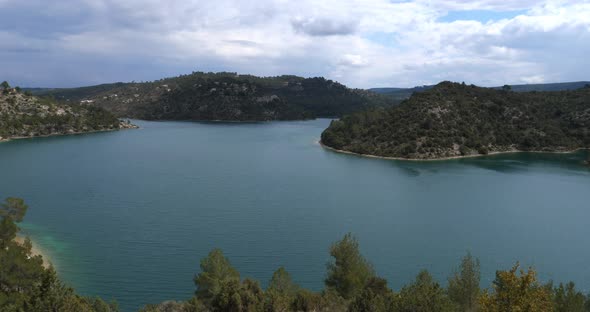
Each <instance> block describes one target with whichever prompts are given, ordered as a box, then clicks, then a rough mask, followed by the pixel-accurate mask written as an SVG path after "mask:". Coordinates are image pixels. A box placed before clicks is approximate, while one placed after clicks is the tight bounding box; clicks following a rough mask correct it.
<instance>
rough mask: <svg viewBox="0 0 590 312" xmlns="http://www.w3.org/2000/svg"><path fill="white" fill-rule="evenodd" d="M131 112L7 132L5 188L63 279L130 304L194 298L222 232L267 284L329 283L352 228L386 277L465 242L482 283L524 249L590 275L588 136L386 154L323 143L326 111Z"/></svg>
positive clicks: (580, 277)
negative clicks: (530, 149)
mask: <svg viewBox="0 0 590 312" xmlns="http://www.w3.org/2000/svg"><path fill="white" fill-rule="evenodd" d="M137 124H139V125H140V126H141V127H142V128H141V129H138V130H126V131H120V132H111V133H96V134H88V135H78V136H66V137H50V138H39V139H31V140H18V141H12V142H8V143H2V144H0V173H1V175H2V179H0V198H4V197H8V196H17V197H23V198H25V199H26V201H27V202H28V204H29V206H30V208H29V211H28V214H27V217H26V223H25V224H23V226H22V227H23V228H24V230H25V231H26V233H27V234H28V235H30V236H31V237H32V238H33V240H34V241H35V242H36V244H37V245H39V247H40V248H41V249H43V250H45V252H46V253H47V254H48V255H49V257H50V258H51V260H52V262H53V263H54V265H55V266H56V268H57V270H58V273H59V275H60V276H61V278H62V279H63V280H65V281H66V282H67V283H69V284H70V285H71V286H73V287H75V288H76V289H77V291H79V292H80V293H82V294H84V295H99V296H102V297H103V298H105V299H107V300H108V299H116V300H117V301H118V302H119V304H120V305H121V307H122V308H123V310H124V311H133V310H136V309H137V308H138V307H139V306H141V305H142V304H145V303H157V302H160V301H163V300H169V299H187V298H189V297H190V296H191V295H192V293H193V292H194V289H195V287H194V284H193V282H192V279H193V276H194V274H196V273H198V272H199V260H200V259H201V258H203V257H204V256H206V255H207V253H208V252H209V251H210V250H211V249H213V248H215V247H218V248H221V249H222V250H223V251H224V252H225V254H226V255H227V256H228V257H229V258H230V260H231V262H232V263H233V264H234V266H236V267H237V268H238V269H239V271H240V272H241V274H242V276H243V277H253V278H256V279H259V280H260V281H261V283H262V285H263V286H265V285H266V283H267V281H268V280H269V279H270V277H271V275H272V273H273V271H274V270H275V269H277V268H278V267H279V266H285V267H286V269H287V270H288V271H289V272H290V273H291V274H292V275H293V277H294V279H295V281H296V282H298V283H299V284H300V285H302V286H305V287H308V288H311V289H314V290H320V289H322V287H323V278H324V276H325V264H326V262H327V261H328V260H329V255H328V249H329V246H330V244H331V243H332V242H333V241H335V240H338V239H340V238H341V237H342V236H343V235H344V234H345V233H346V232H353V233H354V234H355V235H356V236H357V237H358V239H359V242H360V245H361V250H362V252H363V253H364V254H365V256H366V257H367V258H368V259H369V260H370V261H371V262H372V263H373V265H374V267H375V269H376V271H377V272H378V274H379V275H381V276H383V277H385V278H386V279H387V280H388V281H389V285H390V286H391V287H392V288H393V289H399V288H400V287H401V285H403V284H406V283H409V282H410V281H412V280H413V278H414V276H415V275H416V274H417V273H418V272H419V271H420V270H421V269H428V270H429V271H430V272H431V273H432V274H433V275H434V276H435V277H436V278H437V279H438V280H439V281H440V282H441V283H443V284H445V285H446V278H447V277H448V276H449V274H450V273H451V272H452V271H453V268H454V267H456V266H457V264H458V263H459V260H460V258H461V257H462V256H463V255H464V254H465V252H466V251H467V250H470V251H471V252H472V253H473V254H474V255H475V256H477V257H479V258H480V260H481V266H482V284H483V285H484V286H486V287H487V286H489V285H490V283H491V281H492V280H493V278H494V272H495V270H496V269H508V268H510V267H511V266H512V264H513V263H514V262H515V261H516V260H520V261H521V263H523V264H525V265H534V266H535V268H536V269H537V270H538V272H539V276H540V278H541V279H542V280H544V281H546V280H548V279H554V280H555V281H557V282H560V281H569V280H573V281H575V282H576V283H577V284H578V287H579V288H581V289H582V290H585V291H588V290H590V266H589V265H588V263H590V248H588V243H587V242H588V238H589V237H590V226H589V224H590V222H589V221H588V220H589V219H590V170H589V169H588V168H585V167H583V166H582V165H581V164H580V163H581V162H582V160H583V159H584V158H585V157H587V152H578V153H575V154H529V153H526V154H510V155H508V154H507V155H497V156H490V157H484V158H473V159H462V160H451V161H437V162H409V161H390V160H377V159H368V158H362V157H357V156H351V155H344V154H338V153H334V152H331V151H328V150H325V149H323V148H321V147H320V146H319V145H318V144H317V141H318V139H319V137H320V134H321V132H322V130H323V129H324V128H326V127H327V125H328V124H329V120H325V119H323V120H315V121H302V122H272V123H252V124H227V123H191V122H144V121H137Z"/></svg>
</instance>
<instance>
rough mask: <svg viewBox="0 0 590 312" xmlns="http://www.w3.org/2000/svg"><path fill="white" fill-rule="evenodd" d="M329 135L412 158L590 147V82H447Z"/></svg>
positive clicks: (336, 126) (349, 147) (333, 143)
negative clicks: (553, 87)
mask: <svg viewBox="0 0 590 312" xmlns="http://www.w3.org/2000/svg"><path fill="white" fill-rule="evenodd" d="M321 140H322V144H324V145H325V146H328V147H330V148H333V149H336V150H340V151H346V152H352V153H357V154H362V155H374V156H380V157H392V158H404V159H441V158H447V157H461V156H473V155H485V154H488V153H496V152H511V151H545V152H566V151H572V150H576V149H580V148H590V87H585V88H582V89H578V90H569V91H557V92H513V91H511V90H510V87H505V88H504V89H500V90H498V89H491V88H480V87H476V86H474V85H465V84H458V83H451V82H442V83H440V84H438V85H436V86H435V87H434V88H432V89H429V90H426V91H424V92H418V93H414V95H412V97H411V98H410V99H408V100H406V101H404V102H402V103H401V104H400V105H398V106H394V107H391V108H388V109H383V108H382V109H372V110H366V111H363V112H359V113H355V114H351V115H348V116H345V117H344V118H342V119H341V120H335V121H333V122H332V123H331V125H330V126H329V127H328V129H326V130H325V131H324V132H323V133H322V137H321Z"/></svg>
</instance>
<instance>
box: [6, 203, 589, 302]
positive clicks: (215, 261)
mask: <svg viewBox="0 0 590 312" xmlns="http://www.w3.org/2000/svg"><path fill="white" fill-rule="evenodd" d="M26 208H27V206H26V204H25V203H24V201H22V200H20V199H17V198H11V199H8V200H7V201H6V203H5V204H4V205H1V206H0V213H1V216H2V219H1V220H0V311H1V312H25V311H26V312H28V311H32V312H46V311H50V312H54V311H55V312H61V311H64V312H78V311H81V312H113V311H118V306H117V304H116V303H106V302H105V301H103V300H102V299H100V298H89V297H83V296H80V295H78V294H76V293H75V291H74V290H73V289H72V288H70V287H68V286H67V285H65V284H64V283H63V282H61V281H60V280H59V278H58V276H57V274H56V272H55V270H54V269H53V268H52V267H48V268H46V267H44V266H43V259H42V258H41V256H35V255H33V254H32V252H31V249H32V244H31V241H30V240H29V239H25V240H24V243H22V244H19V243H17V242H16V241H15V239H16V235H17V234H18V232H19V228H18V226H17V223H16V221H15V219H13V218H18V220H22V218H23V217H24V214H25V212H26ZM330 255H331V256H332V258H333V260H332V261H330V262H329V263H328V264H327V271H328V273H327V277H326V280H325V286H326V287H325V289H324V290H323V291H320V292H314V291H311V290H307V289H304V288H301V287H299V286H298V285H297V284H296V283H295V282H294V281H293V279H292V277H291V275H290V274H289V272H287V270H286V269H285V268H284V267H280V268H279V269H278V270H276V271H275V272H274V273H273V275H272V278H271V279H270V281H269V282H268V287H267V288H266V290H264V289H263V288H262V287H261V286H260V284H259V282H258V281H255V280H252V279H243V280H242V279H241V278H240V273H239V272H238V270H237V269H235V268H234V267H233V266H232V265H231V263H230V261H229V259H227V258H226V257H225V256H224V255H223V252H222V251H221V250H219V249H214V250H212V251H211V252H210V253H209V254H208V255H207V257H205V258H203V259H202V260H201V263H200V269H201V271H200V273H199V274H197V275H196V276H195V277H194V282H195V286H196V292H195V295H194V296H193V297H192V298H190V299H189V300H187V301H166V302H163V303H160V304H149V305H146V306H144V307H143V308H142V309H141V310H140V311H142V312H226V311H227V312H275V311H276V312H296V311H302V312H303V311H310V312H311V311H316V312H324V311H325V312H328V311H349V312H389V311H391V312H440V311H442V312H446V311H448V312H463V311H478V312H479V311H481V312H544V311H555V312H590V300H588V297H587V296H585V295H584V294H583V293H582V292H580V291H578V290H576V287H575V285H574V283H572V282H570V283H567V284H559V285H558V286H557V287H554V286H553V284H552V283H548V284H545V285H542V284H540V283H539V282H538V281H537V277H536V272H535V271H534V270H533V269H528V270H527V271H524V270H520V269H519V268H520V266H519V264H518V263H517V264H516V265H515V266H513V267H512V268H511V269H510V270H507V271H498V272H497V273H496V279H495V280H494V282H493V285H492V287H491V289H489V290H484V291H483V292H482V291H480V265H479V260H478V259H477V258H474V257H473V256H472V255H471V254H470V253H467V255H466V256H465V257H464V258H463V259H462V261H461V264H460V266H459V268H458V269H457V270H456V272H455V273H454V274H452V276H450V277H449V280H448V282H449V286H448V288H447V289H445V288H443V287H441V285H440V284H439V283H438V282H437V281H436V280H435V279H434V278H433V277H432V275H430V273H428V271H426V270H423V271H421V272H420V273H419V274H418V275H417V277H416V279H415V280H414V282H412V283H410V284H408V285H406V286H404V287H402V288H401V290H400V291H399V292H395V291H394V290H392V289H390V288H389V287H388V286H387V281H386V280H385V279H383V278H381V277H379V276H377V274H376V273H375V271H374V269H373V268H372V266H371V265H370V264H369V262H368V261H367V260H366V259H365V258H364V257H363V256H362V254H361V252H360V249H359V243H358V240H357V239H356V238H355V237H354V236H353V235H352V234H350V233H349V234H346V235H345V236H344V237H343V239H342V240H340V241H337V242H335V243H334V244H333V245H332V246H331V248H330Z"/></svg>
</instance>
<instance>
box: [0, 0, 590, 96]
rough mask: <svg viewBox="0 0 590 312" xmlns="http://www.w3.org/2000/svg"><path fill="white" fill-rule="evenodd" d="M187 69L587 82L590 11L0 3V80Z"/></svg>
mask: <svg viewBox="0 0 590 312" xmlns="http://www.w3.org/2000/svg"><path fill="white" fill-rule="evenodd" d="M192 71H232V72H234V71H235V72H239V73H250V74H255V75H263V76H272V75H280V74H296V75H301V76H306V77H308V76H324V77H327V78H330V79H334V80H338V81H340V82H342V83H345V84H347V85H349V86H352V87H359V88H368V87H385V86H397V87H410V86H415V85H423V84H432V83H436V82H439V81H441V80H453V81H465V82H466V83H474V84H478V85H483V86H492V85H503V84H505V83H508V84H518V83H542V82H560V81H576V80H590V0H582V1H568V0H556V1H530V0H510V1H507V0H450V1H434V0H414V1H392V0H324V1H319V0H317V1H312V0H256V1H246V0H51V1H48V0H0V80H8V81H9V82H11V83H12V84H13V85H21V86H31V87H33V86H34V87H68V86H82V85H90V84H97V83H104V82H114V81H132V80H135V81H146V80H154V79H159V78H162V77H167V76H175V75H178V74H185V73H190V72H192Z"/></svg>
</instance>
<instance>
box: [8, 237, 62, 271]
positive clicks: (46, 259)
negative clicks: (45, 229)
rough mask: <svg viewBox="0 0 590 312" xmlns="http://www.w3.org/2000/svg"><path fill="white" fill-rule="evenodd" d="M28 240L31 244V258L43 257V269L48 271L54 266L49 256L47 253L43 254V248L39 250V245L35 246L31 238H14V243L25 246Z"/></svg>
mask: <svg viewBox="0 0 590 312" xmlns="http://www.w3.org/2000/svg"><path fill="white" fill-rule="evenodd" d="M27 239H29V241H30V242H31V256H32V257H35V256H41V258H42V259H43V267H44V268H46V269H48V268H49V267H51V266H53V263H52V261H51V259H50V258H49V257H48V256H47V253H46V252H43V250H42V249H41V248H39V245H38V244H35V242H34V241H33V240H32V239H31V238H30V237H28V236H21V235H17V236H16V237H15V238H14V241H15V242H16V243H17V244H19V245H21V246H24V244H25V243H26V240H27Z"/></svg>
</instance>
